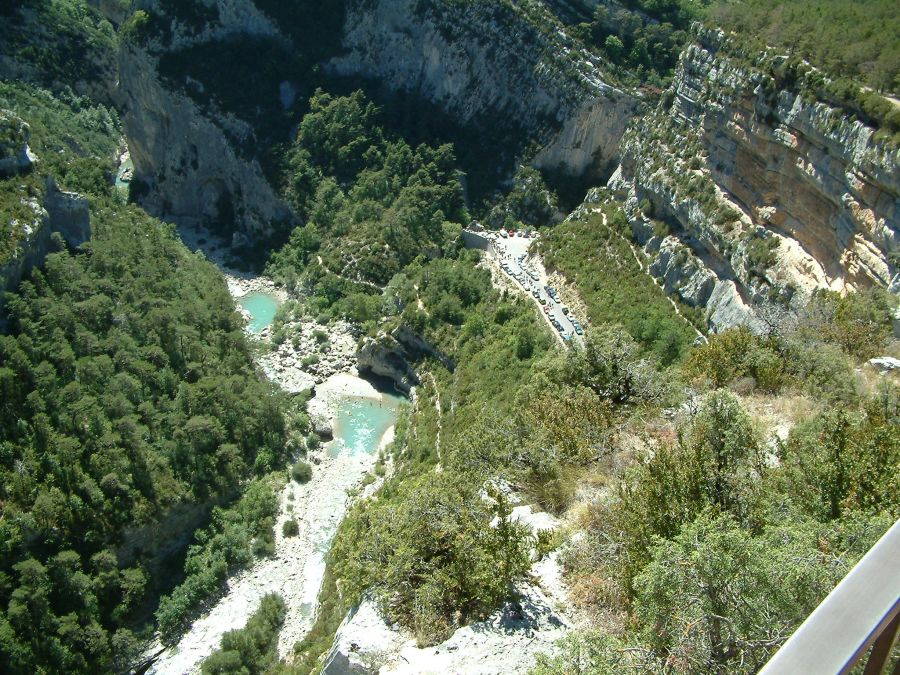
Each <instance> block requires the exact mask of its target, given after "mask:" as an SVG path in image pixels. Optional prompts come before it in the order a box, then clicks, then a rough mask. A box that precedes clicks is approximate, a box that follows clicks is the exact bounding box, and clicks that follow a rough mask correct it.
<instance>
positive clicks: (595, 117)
mask: <svg viewBox="0 0 900 675" xmlns="http://www.w3.org/2000/svg"><path fill="white" fill-rule="evenodd" d="M528 11H534V12H538V13H540V8H539V7H537V5H532V6H530V8H529V9H528V10H526V9H523V8H522V7H520V6H519V5H516V4H511V3H502V2H471V3H452V2H445V1H443V0H430V1H429V2H419V1H417V0H377V1H376V2H353V3H351V9H350V11H349V12H348V16H347V20H346V30H345V36H344V47H345V49H346V53H345V54H344V55H343V56H341V57H338V58H336V59H333V60H332V61H331V62H330V64H329V68H330V69H331V70H332V72H334V73H337V74H341V75H361V76H363V77H366V78H371V79H377V80H379V81H380V82H381V83H382V84H384V85H386V86H387V87H388V88H390V89H392V90H395V91H412V92H414V93H416V94H418V95H420V96H423V97H424V98H426V99H427V100H429V101H432V102H433V103H435V104H437V105H438V106H440V107H441V108H442V109H443V110H444V111H445V112H446V113H448V114H449V115H451V116H452V117H453V118H454V119H456V120H457V121H458V122H460V123H461V124H464V125H466V124H468V125H473V124H474V125H482V124H483V123H484V122H485V121H487V120H502V121H503V123H504V124H505V125H506V127H507V128H508V127H509V126H510V125H514V124H516V125H519V126H520V127H521V128H522V129H523V130H524V131H526V132H527V133H529V134H534V135H535V136H536V137H538V138H540V139H541V141H542V142H544V143H546V145H545V148H544V150H543V151H542V152H541V153H540V154H538V156H537V157H536V159H535V164H536V165H537V166H539V167H547V168H553V169H556V168H558V167H559V166H560V165H562V166H563V167H564V168H566V169H567V170H568V171H569V172H570V173H576V174H581V173H583V172H584V171H586V170H590V169H596V170H602V169H603V168H604V167H606V166H608V165H609V164H610V162H612V161H613V160H614V158H616V157H617V148H618V143H619V139H620V138H621V136H622V133H623V132H624V130H625V126H626V124H627V122H628V120H629V118H630V117H631V115H632V114H634V104H635V100H634V99H633V98H632V97H631V96H629V95H626V94H625V93H624V92H622V91H620V90H619V89H616V88H615V87H613V86H610V85H609V84H607V83H606V82H605V81H604V79H603V71H602V69H601V64H600V62H599V60H598V59H597V58H596V57H594V56H592V55H591V54H590V53H588V52H586V51H583V50H582V49H580V48H578V47H576V46H575V43H574V42H573V41H571V40H569V38H568V37H567V36H566V35H565V33H564V31H562V29H559V30H556V29H555V27H554V25H553V23H552V21H551V18H550V15H549V13H547V16H544V15H541V16H540V17H529V16H528V15H527V12H528ZM540 22H544V30H543V31H542V30H541V29H539V28H538V27H537V25H538V24H539V23H540Z"/></svg>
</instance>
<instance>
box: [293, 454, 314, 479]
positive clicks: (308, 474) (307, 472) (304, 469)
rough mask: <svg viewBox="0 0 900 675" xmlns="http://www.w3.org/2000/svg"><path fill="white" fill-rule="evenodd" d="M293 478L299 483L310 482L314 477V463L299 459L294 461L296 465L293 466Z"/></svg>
mask: <svg viewBox="0 0 900 675" xmlns="http://www.w3.org/2000/svg"><path fill="white" fill-rule="evenodd" d="M291 478H293V479H294V480H295V481H297V482H298V483H308V482H309V479H310V478H312V465H311V464H310V463H309V462H305V461H303V460H302V459H298V460H297V461H296V462H294V466H292V467H291Z"/></svg>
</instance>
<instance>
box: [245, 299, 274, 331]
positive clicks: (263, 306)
mask: <svg viewBox="0 0 900 675" xmlns="http://www.w3.org/2000/svg"><path fill="white" fill-rule="evenodd" d="M238 304H239V305H240V306H241V307H243V308H244V309H246V310H247V312H248V313H249V314H250V322H249V323H248V324H247V327H248V328H249V329H250V332H251V333H261V332H262V331H263V330H264V329H265V328H267V327H268V326H271V325H272V322H273V321H274V320H275V312H277V311H278V298H276V297H275V296H273V295H270V294H269V293H260V292H254V293H247V295H245V296H243V297H242V298H240V299H239V300H238Z"/></svg>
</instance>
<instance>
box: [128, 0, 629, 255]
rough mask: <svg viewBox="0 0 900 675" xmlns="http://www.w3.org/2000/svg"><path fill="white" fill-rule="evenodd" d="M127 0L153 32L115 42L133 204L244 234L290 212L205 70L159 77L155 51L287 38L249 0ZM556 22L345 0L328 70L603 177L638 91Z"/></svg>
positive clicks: (493, 9) (249, 134)
mask: <svg viewBox="0 0 900 675" xmlns="http://www.w3.org/2000/svg"><path fill="white" fill-rule="evenodd" d="M137 7H140V8H143V9H146V10H147V11H149V12H150V14H151V16H153V17H154V19H153V21H152V22H151V25H152V30H154V31H157V33H158V34H156V35H153V36H151V37H150V38H149V40H147V39H145V40H143V41H141V44H139V45H138V44H136V41H134V40H125V41H124V42H123V46H122V48H121V49H120V54H119V69H120V78H119V79H120V90H119V94H120V100H121V104H122V108H123V109H124V114H123V117H122V121H123V125H124V128H125V133H126V136H127V137H128V141H129V148H130V149H131V153H132V157H133V161H134V165H135V181H134V187H135V188H136V189H137V193H136V194H137V195H138V197H139V199H140V201H141V202H142V204H143V205H144V206H145V207H146V208H147V209H148V210H149V211H151V212H152V213H154V214H155V215H158V216H160V217H162V218H165V219H168V220H173V221H176V222H182V223H191V222H207V223H210V224H217V223H221V222H222V221H226V222H225V223H224V224H225V225H226V226H230V225H231V224H232V223H231V222H228V221H232V222H233V224H234V229H236V230H238V231H240V232H241V233H243V234H246V235H248V236H249V238H250V239H253V238H255V236H256V235H260V234H262V235H264V234H266V233H267V232H268V231H269V229H270V227H269V226H270V224H271V223H272V222H273V221H286V220H290V218H291V214H290V213H289V211H288V209H287V207H286V206H285V204H284V203H283V202H282V201H281V200H280V199H279V197H278V196H277V195H276V194H275V192H274V190H273V189H272V187H271V186H270V185H269V184H268V183H267V181H266V179H265V178H264V176H263V174H262V171H261V170H260V167H259V165H258V163H257V162H256V161H255V160H254V159H252V158H253V156H254V154H255V153H254V152H253V151H251V152H245V151H243V150H242V149H244V150H245V149H246V148H248V147H249V148H251V149H252V148H253V147H254V144H255V142H256V136H255V132H254V128H253V127H252V126H251V125H249V124H247V123H246V122H244V121H242V120H240V119H238V118H236V117H235V116H234V115H231V114H227V113H224V112H222V111H219V110H217V109H216V107H215V104H214V103H213V102H212V100H211V97H210V96H208V95H207V94H206V93H205V92H204V91H203V86H204V85H203V83H202V82H198V81H196V80H192V79H191V78H189V77H182V78H181V79H182V80H184V81H183V82H171V81H166V82H163V81H162V79H161V78H160V76H159V62H160V57H161V56H162V55H164V54H172V53H175V52H178V51H179V50H184V49H185V48H188V47H192V46H196V45H203V44H209V43H213V42H215V41H219V40H223V39H226V38H228V37H229V36H237V35H239V36H242V37H247V36H256V37H263V38H265V39H266V40H274V41H279V40H281V41H285V42H286V43H287V42H289V40H288V38H286V37H285V35H283V34H282V33H281V32H280V31H279V28H278V26H277V25H276V24H275V23H273V21H272V20H270V19H269V18H268V17H267V16H266V14H265V13H264V12H262V11H260V9H259V8H258V7H257V5H256V4H255V3H254V2H253V1H252V0H216V2H214V3H208V4H207V5H204V6H203V7H204V8H205V9H203V10H202V12H201V13H202V14H203V16H202V17H201V18H200V19H196V18H195V19H193V20H192V18H191V17H190V16H189V15H187V14H185V16H175V15H173V14H176V13H178V12H182V10H177V12H176V10H173V9H172V7H171V6H170V5H169V4H163V3H161V2H160V1H159V0H142V1H141V2H139V3H137V4H136V8H137ZM167 8H168V9H167ZM167 11H168V13H167ZM187 11H188V10H186V9H185V10H183V12H185V13H186V12H187ZM198 11H199V10H198ZM529 12H538V13H539V14H540V16H531V15H529ZM545 15H546V16H545ZM554 21H555V19H554V18H553V15H552V14H551V13H550V12H549V11H547V10H546V9H545V8H544V7H543V5H540V4H539V3H535V4H534V5H529V8H528V9H523V7H522V6H520V5H518V4H515V3H497V2H486V1H481V2H475V3H455V2H448V1H446V0H429V1H421V2H420V1H418V0H378V1H376V2H363V1H362V0H351V1H350V2H348V11H347V15H346V20H345V24H344V31H343V33H344V34H343V39H342V41H343V47H344V54H343V55H342V56H340V57H336V58H334V59H332V60H331V61H330V62H329V63H328V64H327V70H328V72H330V73H331V74H332V75H335V76H361V77H363V78H367V79H371V80H375V81H377V82H378V84H379V85H381V86H384V87H386V88H387V89H390V90H393V91H404V92H412V93H414V94H415V95H416V96H418V97H422V98H424V99H425V100H428V101H430V102H432V103H433V104H435V105H437V106H438V107H440V108H441V109H443V110H444V111H445V112H446V113H447V114H448V115H450V116H452V117H453V119H454V120H455V121H456V123H458V124H460V125H461V126H469V127H475V128H480V129H481V128H490V126H491V125H492V124H494V125H496V124H498V123H502V124H503V125H504V128H507V129H508V128H509V127H510V125H514V126H517V127H518V128H519V129H520V130H521V133H522V137H523V138H533V139H537V140H539V141H540V142H541V144H542V146H543V149H542V150H541V151H540V152H539V153H538V154H537V155H536V156H535V157H534V159H533V163H534V164H535V165H536V166H538V167H540V168H549V169H553V170H557V169H560V168H562V169H563V170H565V171H567V172H569V173H572V174H578V175H581V174H583V173H585V172H592V173H593V174H594V175H595V176H603V177H605V176H607V175H608V174H609V173H610V172H611V171H612V169H613V168H614V166H615V165H616V162H617V160H618V154H617V152H618V145H619V141H620V139H621V136H622V134H623V132H624V130H625V127H626V125H627V123H628V120H629V119H630V118H631V116H632V115H633V114H634V111H635V99H634V98H633V97H632V96H630V95H628V94H626V93H624V92H623V91H621V90H619V89H616V88H615V87H613V86H611V85H609V84H608V83H607V82H605V81H604V79H603V69H602V64H601V62H600V60H599V59H598V58H597V57H596V56H594V55H592V54H590V53H589V52H587V51H584V50H583V49H582V48H580V47H577V45H576V43H575V42H574V41H573V40H571V39H570V38H569V37H568V36H567V35H566V34H565V32H564V31H563V30H562V28H561V24H558V23H554ZM187 92H192V95H190V96H189V95H188V94H187ZM194 94H196V95H194ZM204 97H206V98H205V99H204ZM204 100H209V103H203V101H204ZM198 102H199V103H198ZM201 104H202V109H201Z"/></svg>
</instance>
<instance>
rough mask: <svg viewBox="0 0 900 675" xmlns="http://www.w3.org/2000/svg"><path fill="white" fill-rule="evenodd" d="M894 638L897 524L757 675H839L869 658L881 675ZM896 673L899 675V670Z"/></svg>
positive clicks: (899, 585) (899, 593)
mask: <svg viewBox="0 0 900 675" xmlns="http://www.w3.org/2000/svg"><path fill="white" fill-rule="evenodd" d="M898 634H900V520H898V521H897V522H896V523H894V525H893V527H891V529H889V530H888V531H887V532H886V533H885V534H884V536H883V537H881V539H879V540H878V542H877V543H876V544H875V545H874V546H873V547H872V548H871V549H869V552H868V553H866V555H865V556H863V558H862V560H860V561H859V562H858V563H857V564H856V566H854V568H853V569H852V570H850V572H849V573H848V574H847V576H846V577H844V578H843V580H842V581H841V582H840V583H839V584H838V585H837V586H835V588H834V590H833V591H831V593H829V594H828V597H827V598H825V599H824V600H823V601H822V604H820V605H819V606H818V607H816V609H815V611H813V613H812V614H810V615H809V617H807V619H806V621H804V622H803V623H802V624H801V626H800V628H798V629H797V631H796V632H795V633H794V634H793V635H792V636H791V637H790V639H788V641H787V642H785V643H784V645H783V646H782V647H781V649H779V650H778V651H777V652H776V653H775V655H774V656H773V657H772V659H771V660H770V661H769V662H768V663H767V664H766V665H765V666H764V667H763V669H762V670H761V671H759V673H760V675H799V674H807V673H808V674H810V675H812V674H815V675H830V674H831V673H839V674H841V675H843V674H844V673H847V672H849V671H850V669H851V668H853V666H855V665H856V664H857V663H858V662H859V661H860V659H861V658H862V657H863V656H864V655H865V654H866V651H867V650H868V649H869V647H872V651H871V652H870V653H869V656H868V660H867V661H866V665H865V670H864V675H881V674H882V673H883V672H884V671H885V669H886V668H887V666H888V664H889V661H890V658H891V652H892V650H893V648H894V645H895V644H896V642H897V637H898ZM897 670H898V671H900V665H898V667H897ZM895 672H896V671H895Z"/></svg>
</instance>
